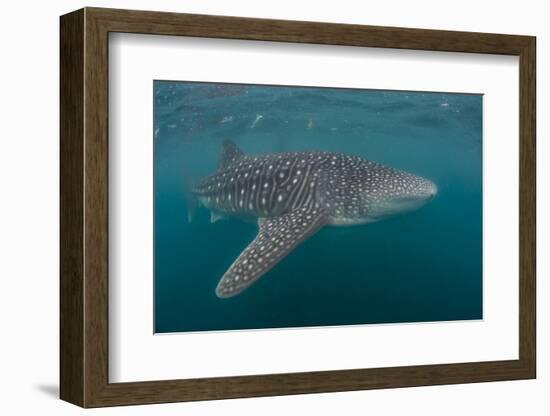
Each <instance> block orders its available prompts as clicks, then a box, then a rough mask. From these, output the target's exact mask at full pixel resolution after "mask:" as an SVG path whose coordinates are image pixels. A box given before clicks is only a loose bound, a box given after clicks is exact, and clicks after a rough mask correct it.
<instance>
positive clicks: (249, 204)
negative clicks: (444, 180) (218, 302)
mask: <svg viewBox="0 0 550 416" xmlns="http://www.w3.org/2000/svg"><path fill="white" fill-rule="evenodd" d="M436 194H437V186H436V185H435V184H434V183H433V182H432V181H430V180H429V179H426V178H423V177H420V176H416V175H413V174H411V173H407V172H403V171H400V170H398V169H394V168H392V167H387V166H384V165H382V164H380V163H377V162H374V161H370V160H367V159H363V158H361V157H358V156H354V155H349V154H344V153H333V152H324V151H308V152H292V153H272V154H259V155H247V154H244V153H243V152H242V151H241V149H240V148H239V147H237V145H236V144H235V143H234V142H232V141H231V140H225V141H224V142H223V145H222V151H221V156H220V160H219V163H218V169H217V171H216V172H215V173H214V174H213V175H211V176H208V177H206V178H204V179H203V180H201V181H200V182H198V183H196V184H195V185H194V186H192V187H190V189H189V192H187V199H188V213H189V214H190V218H191V216H192V214H193V212H194V210H195V208H196V207H197V206H198V205H202V206H204V207H206V208H208V209H209V210H210V211H211V221H212V222H215V221H217V220H219V219H221V218H226V217H238V218H241V219H244V220H252V221H255V222H257V224H258V234H257V235H256V237H255V238H254V240H253V241H252V242H251V243H250V244H249V245H248V246H247V247H246V248H245V249H244V250H243V251H242V253H241V254H240V255H239V256H238V257H237V259H236V260H235V261H234V262H233V264H231V266H230V267H229V269H227V271H226V272H225V274H224V275H223V276H222V278H221V280H220V281H219V283H218V285H217V287H216V295H217V296H218V297H219V298H228V297H232V296H235V295H238V294H239V293H241V292H242V291H243V290H245V289H246V288H248V287H249V286H250V285H252V284H253V283H254V282H256V281H257V280H258V279H259V278H260V277H262V276H263V275H265V274H266V273H267V272H268V271H269V270H270V269H272V268H273V267H274V266H275V265H276V264H277V263H279V262H280V261H281V260H283V259H284V258H285V256H287V255H288V254H289V253H290V252H291V251H292V250H294V249H295V248H296V247H297V246H298V245H299V244H300V243H302V242H303V241H305V240H307V239H308V238H310V237H311V236H312V235H313V234H315V233H316V232H317V231H318V230H319V229H321V228H323V227H325V226H353V225H359V224H367V223H372V222H375V221H380V220H382V219H384V218H387V217H389V216H394V215H397V214H401V213H405V212H409V211H412V210H415V209H417V208H419V207H421V206H422V205H424V204H426V203H427V202H429V201H430V200H432V199H433V198H434V197H435V196H436Z"/></svg>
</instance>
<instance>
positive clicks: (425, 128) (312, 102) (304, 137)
mask: <svg viewBox="0 0 550 416" xmlns="http://www.w3.org/2000/svg"><path fill="white" fill-rule="evenodd" d="M153 90H154V91H153V93H154V138H153V140H154V154H155V156H154V171H155V180H154V183H155V190H154V192H155V197H154V211H155V214H154V215H155V218H154V228H155V240H154V249H155V267H154V288H155V291H154V297H155V299H154V300H155V310H154V314H155V319H154V321H155V332H156V333H159V332H184V331H208V330H234V329H257V328H280V327H304V326H327V325H350V324H381V323H404V322H423V321H424V322H425V321H449V320H471V319H482V317H483V316H482V309H483V308H482V300H483V299H482V98H483V97H482V95H479V94H458V93H430V92H410V91H383V90H359V89H339V88H312V87H280V86H262V85H240V84H220V83H197V82H180V81H155V82H154V88H153ZM227 138H229V139H232V140H233V141H234V142H235V143H236V144H237V145H238V146H239V147H240V148H241V149H242V150H243V151H244V152H245V153H247V154H254V153H258V154H260V153H275V152H287V151H307V150H324V151H336V152H344V153H349V154H353V155H357V156H361V157H363V158H366V159H370V160H373V161H376V162H379V163H382V164H385V165H387V166H391V167H394V168H398V169H401V170H405V171H408V172H410V173H413V174H416V175H420V176H423V177H426V178H428V179H430V180H432V181H433V182H435V183H436V184H437V186H438V195H437V197H436V198H435V199H434V200H433V201H431V202H430V203H428V204H427V205H425V206H423V207H422V208H420V209H419V210H417V211H414V212H412V213H406V214H403V215H399V216H395V217H392V218H389V219H385V220H383V221H380V222H377V223H371V224H367V225H361V226H354V227H345V228H336V227H332V228H331V227H325V228H323V229H321V230H320V231H319V232H318V233H316V234H315V235H314V236H313V237H311V238H310V239H308V240H307V241H305V242H304V243H303V244H301V245H300V246H298V247H297V248H296V249H295V250H294V251H293V252H291V253H290V254H289V255H288V256H287V257H286V258H284V259H283V260H282V261H281V262H280V263H279V264H277V265H276V266H275V267H274V268H273V269H272V270H271V271H269V272H268V273H267V274H266V275H265V276H263V277H262V278H261V279H259V280H258V281H257V282H256V283H254V284H253V285H252V286H250V288H248V289H247V290H245V291H244V292H242V293H241V294H240V295H238V296H235V297H232V298H228V299H219V298H218V297H217V296H216V294H215V288H216V285H217V283H218V281H219V280H220V279H221V277H222V276H223V274H224V273H225V271H226V270H227V269H228V268H229V266H230V265H231V263H232V262H233V261H234V260H235V259H236V258H237V257H238V255H239V254H240V252H241V251H242V250H243V249H244V248H245V247H246V246H247V245H248V243H249V242H250V241H251V240H252V239H253V238H254V237H255V235H256V232H257V226H256V225H254V224H250V223H245V222H242V221H240V220H238V219H226V220H222V221H217V222H215V223H210V211H208V210H206V209H205V208H199V209H198V211H197V213H196V215H195V218H194V220H193V221H192V222H191V223H189V222H188V220H187V207H186V202H185V198H184V189H185V184H186V182H189V180H195V181H196V180H199V179H202V178H203V177H205V176H208V175H210V174H212V173H214V172H215V170H216V166H217V162H218V157H219V154H220V149H221V144H222V142H223V140H224V139H227Z"/></svg>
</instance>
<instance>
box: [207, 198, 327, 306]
mask: <svg viewBox="0 0 550 416" xmlns="http://www.w3.org/2000/svg"><path fill="white" fill-rule="evenodd" d="M258 224H259V226H260V229H259V231H258V235H257V236H256V238H255V239H254V240H253V241H252V242H251V243H250V244H249V245H248V247H246V248H245V249H244V251H243V252H242V253H241V255H240V256H239V257H238V258H237V260H235V262H234V263H233V264H232V265H231V267H230V268H229V270H227V272H225V274H224V275H223V277H222V279H221V280H220V282H219V283H218V287H217V288H216V295H217V296H218V297H220V298H228V297H231V296H235V295H237V294H239V293H240V292H242V291H243V290H244V289H246V288H247V287H248V286H250V285H251V284H252V283H254V282H255V281H256V280H258V279H259V278H260V277H262V276H263V275H264V274H265V273H267V272H268V271H269V270H270V269H271V268H272V267H273V266H275V265H276V264H277V263H278V262H279V261H281V260H282V259H283V258H284V257H285V256H286V255H287V254H288V253H290V252H291V251H292V250H293V249H294V248H295V247H296V246H298V245H299V244H300V243H301V242H302V241H304V240H306V239H307V238H309V237H310V236H311V235H313V233H315V232H316V231H317V230H319V229H320V228H321V227H323V225H325V224H326V217H325V215H324V212H323V211H321V210H319V209H306V208H300V209H297V210H294V211H291V212H289V213H287V214H284V215H281V216H278V217H272V218H265V219H260V220H258Z"/></svg>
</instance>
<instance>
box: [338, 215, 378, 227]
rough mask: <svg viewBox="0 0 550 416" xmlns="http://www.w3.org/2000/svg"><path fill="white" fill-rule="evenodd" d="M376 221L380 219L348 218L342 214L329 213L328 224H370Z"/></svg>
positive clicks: (349, 225) (341, 225)
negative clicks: (333, 214) (332, 214)
mask: <svg viewBox="0 0 550 416" xmlns="http://www.w3.org/2000/svg"><path fill="white" fill-rule="evenodd" d="M376 221H378V220H377V219H375V218H370V217H365V218H347V217H342V216H331V215H329V217H328V223H327V225H329V226H333V227H351V226H353V225H362V224H370V223H371V222H376Z"/></svg>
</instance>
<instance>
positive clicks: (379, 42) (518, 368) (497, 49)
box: [60, 8, 536, 407]
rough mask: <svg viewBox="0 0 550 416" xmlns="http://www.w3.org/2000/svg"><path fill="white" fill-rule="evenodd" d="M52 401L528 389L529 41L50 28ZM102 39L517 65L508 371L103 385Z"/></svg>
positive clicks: (82, 17)
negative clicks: (277, 45) (281, 45)
mask: <svg viewBox="0 0 550 416" xmlns="http://www.w3.org/2000/svg"><path fill="white" fill-rule="evenodd" d="M60 29H61V45H60V46H61V61H60V64H61V96H60V97H61V120H60V123H61V154H60V159H61V178H60V185H61V201H60V203H61V214H60V217H61V218H60V219H61V242H60V252H61V256H60V262H61V268H60V278H61V285H60V296H61V303H60V312H61V313H60V341H61V347H60V360H61V363H60V379H61V382H60V384H61V385H60V396H61V399H63V400H66V401H68V402H71V403H74V404H76V405H79V406H82V407H101V406H115V405H130V404H146V403H163V402H178V401H191V400H211V399H225V398H237V397H256V396H269V395H285V394H302V393H319V392H336V391H350V390H363V389H378V388H395V387H409V386H425V385H438V384H453V383H473V382H487V381H498V380H518V379H529V378H535V375H536V358H535V357H536V342H535V341H536V334H535V311H536V305H535V244H536V238H535V232H536V227H535V220H536V211H535V155H536V153H535V124H536V123H535V106H536V97H535V50H536V47H535V38H534V37H530V36H516V35H500V34H485V33H467V32H451V31H438V30H420V29H403V28H390V27H376V26H361V25H346V24H328V23H313V22H297V21H283V20H265V19H253V18H240V17H224V16H223V17H222V16H206V15H190V14H176V13H161V12H147V11H129V10H113V9H100V8H85V9H81V10H78V11H75V12H72V13H70V14H67V15H64V16H62V17H61V21H60ZM110 32H125V33H142V34H155V35H174V36H192V37H205V38H225V39H246V40H261V41H277V42H298V43H311V44H330V45H348V46H368V47H380V48H382V47H383V48H397V49H416V50H430V51H448V52H468V53H483V54H503V55H515V56H519V66H520V80H519V85H520V92H519V97H520V107H519V114H520V132H519V137H520V142H519V149H520V189H519V194H520V224H519V227H520V228H519V229H520V253H519V254H520V268H519V270H518V273H519V311H520V316H519V359H518V360H507V361H492V362H472V363H457V364H438V365H419V366H406V367H390V368H366V369H354V370H339V371H322V372H308V373H288V374H265V375H252V376H237V377H219V378H203V379H181V380H169V381H146V382H132V383H109V379H108V360H109V354H108V287H109V285H108V279H109V276H108V222H109V216H108V171H109V167H108V140H109V138H108V88H109V85H108V80H109V77H108V65H109V62H108V35H109V33H110Z"/></svg>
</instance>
